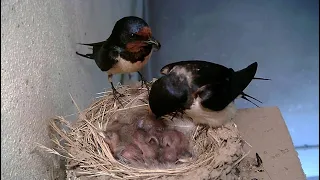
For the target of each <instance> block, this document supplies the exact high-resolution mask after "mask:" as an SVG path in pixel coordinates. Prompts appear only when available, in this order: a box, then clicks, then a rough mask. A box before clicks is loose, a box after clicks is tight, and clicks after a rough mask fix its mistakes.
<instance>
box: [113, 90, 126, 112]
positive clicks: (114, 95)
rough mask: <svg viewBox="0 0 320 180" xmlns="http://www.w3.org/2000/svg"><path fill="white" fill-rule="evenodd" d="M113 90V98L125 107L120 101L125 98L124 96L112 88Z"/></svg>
mask: <svg viewBox="0 0 320 180" xmlns="http://www.w3.org/2000/svg"><path fill="white" fill-rule="evenodd" d="M112 90H113V97H114V99H115V100H116V101H118V102H119V104H120V105H121V106H122V107H124V106H123V104H122V103H121V101H120V97H124V94H121V93H119V92H118V91H117V90H116V89H115V88H112Z"/></svg>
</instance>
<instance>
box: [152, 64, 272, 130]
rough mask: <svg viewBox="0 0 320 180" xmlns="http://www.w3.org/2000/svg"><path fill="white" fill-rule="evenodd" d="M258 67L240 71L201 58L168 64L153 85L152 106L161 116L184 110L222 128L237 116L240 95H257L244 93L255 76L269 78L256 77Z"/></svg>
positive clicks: (256, 65) (193, 116)
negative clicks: (237, 103) (236, 105)
mask: <svg viewBox="0 0 320 180" xmlns="http://www.w3.org/2000/svg"><path fill="white" fill-rule="evenodd" d="M257 68H258V63H257V62H254V63H252V64H251V65H249V66H248V67H246V68H244V69H242V70H239V71H234V70H233V69H232V68H227V67H225V66H222V65H219V64H215V63H211V62H206V61H200V60H192V61H180V62H176V63H172V64H168V65H166V66H164V67H163V68H162V69H161V74H163V75H164V76H162V77H161V78H159V79H158V80H156V81H155V82H154V83H153V85H152V87H151V91H150V95H149V106H150V109H151V111H152V112H153V113H154V114H155V115H156V117H157V118H158V117H161V116H163V115H167V114H171V113H173V112H178V111H184V112H185V113H186V114H187V115H188V116H189V117H191V118H192V119H193V121H194V123H195V124H205V125H208V126H210V127H213V128H216V127H220V126H222V125H223V124H225V123H226V122H228V121H230V120H231V119H232V118H233V117H234V115H235V113H236V107H235V104H234V100H235V99H236V98H243V99H246V100H247V101H250V100H249V99H248V98H247V97H249V98H253V97H251V96H249V95H247V94H245V93H244V92H243V91H244V89H245V88H246V87H247V86H248V85H249V83H250V82H251V81H252V80H253V79H260V80H269V79H264V78H255V77H254V76H255V74H256V71H257ZM253 99H255V98H253ZM255 100H257V99H255ZM257 101H259V100H257ZM250 102H251V103H253V102H252V101H250ZM259 102H260V101H259ZM255 105H256V104H255Z"/></svg>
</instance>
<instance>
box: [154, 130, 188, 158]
mask: <svg viewBox="0 0 320 180" xmlns="http://www.w3.org/2000/svg"><path fill="white" fill-rule="evenodd" d="M160 145H161V147H162V148H163V151H162V154H161V157H160V161H162V162H175V161H177V160H178V159H179V157H181V156H184V155H185V154H188V153H189V152H188V147H189V142H188V140H187V138H186V137H185V135H184V134H183V133H181V132H179V131H176V130H166V131H164V132H163V134H162V141H161V143H160ZM189 154H190V153H189Z"/></svg>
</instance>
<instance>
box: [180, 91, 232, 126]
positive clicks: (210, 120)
mask: <svg viewBox="0 0 320 180" xmlns="http://www.w3.org/2000/svg"><path fill="white" fill-rule="evenodd" d="M185 112H186V114H187V115H188V116H190V117H191V118H192V120H193V122H194V123H196V124H207V125H209V126H210V127H213V128H216V127H220V126H222V125H223V124H225V123H227V122H229V121H231V120H232V119H233V118H234V116H235V114H236V112H237V109H236V107H235V104H234V103H233V102H232V103H230V104H229V105H228V106H227V107H226V108H225V109H223V110H221V111H212V110H210V109H207V108H205V107H203V106H202V105H201V99H200V98H199V97H198V98H196V99H194V101H193V103H192V105H191V106H190V109H186V110H185Z"/></svg>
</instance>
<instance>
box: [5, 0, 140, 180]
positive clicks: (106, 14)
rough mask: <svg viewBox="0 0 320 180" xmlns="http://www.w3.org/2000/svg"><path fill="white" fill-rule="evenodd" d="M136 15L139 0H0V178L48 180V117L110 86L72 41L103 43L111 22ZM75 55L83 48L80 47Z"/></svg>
mask: <svg viewBox="0 0 320 180" xmlns="http://www.w3.org/2000/svg"><path fill="white" fill-rule="evenodd" d="M127 15H138V16H141V15H142V0H138V1H126V0H121V1H120V0H95V1H89V0H50V1H43V0H33V1H29V0H25V1H22V0H2V1H1V65H2V66H1V151H2V152H1V179H8V180H9V179H10V180H11V179H49V172H50V169H51V167H49V165H50V164H51V165H52V163H51V162H48V161H47V160H46V159H44V158H41V156H39V154H38V153H34V152H33V150H34V147H35V145H34V143H35V142H38V143H41V144H45V145H48V140H49V139H48V136H47V130H46V127H47V123H48V118H51V117H53V116H55V115H67V114H72V113H74V112H75V108H74V105H73V104H72V101H71V99H70V97H69V94H68V93H69V92H70V93H71V94H72V95H73V97H74V98H75V99H76V101H77V103H78V105H79V106H80V108H82V109H83V108H85V107H86V106H87V105H88V104H89V103H90V101H91V100H92V98H93V97H95V96H96V94H95V93H98V92H101V91H103V88H106V87H109V84H108V81H107V77H106V75H105V74H104V73H102V72H100V71H99V69H98V68H97V67H96V65H95V64H94V61H90V60H85V59H83V58H79V57H78V56H76V54H75V51H76V50H79V49H80V47H78V45H76V43H77V42H95V41H101V40H104V39H106V38H107V37H108V36H109V33H110V32H111V30H112V27H113V24H114V23H115V21H116V20H118V19H119V18H121V17H123V16H127ZM81 50H82V51H84V50H85V49H83V48H81Z"/></svg>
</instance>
